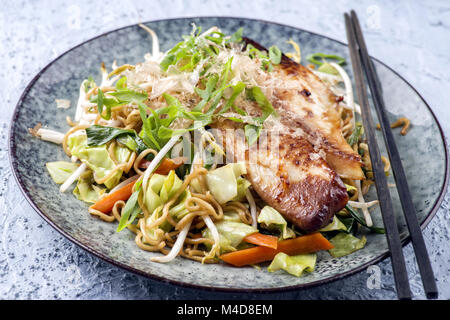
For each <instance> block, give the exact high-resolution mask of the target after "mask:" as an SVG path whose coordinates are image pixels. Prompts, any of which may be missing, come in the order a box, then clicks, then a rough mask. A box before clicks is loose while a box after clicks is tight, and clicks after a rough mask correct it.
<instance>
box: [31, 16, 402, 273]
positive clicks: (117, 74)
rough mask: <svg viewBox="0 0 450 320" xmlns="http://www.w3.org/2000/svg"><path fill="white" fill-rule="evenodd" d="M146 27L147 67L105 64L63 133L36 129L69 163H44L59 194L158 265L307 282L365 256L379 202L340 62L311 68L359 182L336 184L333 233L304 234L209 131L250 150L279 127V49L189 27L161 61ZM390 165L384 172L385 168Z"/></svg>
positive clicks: (84, 87) (324, 58)
mask: <svg viewBox="0 0 450 320" xmlns="http://www.w3.org/2000/svg"><path fill="white" fill-rule="evenodd" d="M141 27H142V28H144V29H145V30H147V31H148V33H149V35H150V36H151V39H152V52H151V54H150V53H149V54H147V55H146V56H145V61H144V62H143V63H139V64H137V65H129V64H124V65H121V66H118V65H117V64H116V63H114V64H113V65H112V68H111V70H108V69H107V68H106V66H105V65H104V64H102V66H101V74H102V76H101V81H100V83H97V82H96V81H94V79H93V78H91V77H89V78H88V79H86V80H84V81H83V82H82V83H81V86H80V91H79V100H78V103H77V105H76V111H75V115H74V117H73V118H71V117H70V116H67V118H66V119H67V123H68V125H69V126H70V129H69V130H68V131H67V132H65V133H60V132H56V131H53V130H51V129H47V128H43V127H42V126H41V125H40V124H38V125H37V126H36V127H35V128H33V129H30V132H31V133H32V134H33V135H34V136H37V137H39V138H40V139H42V140H46V141H50V142H53V143H56V144H60V145H61V146H62V148H63V149H64V151H65V153H66V155H67V156H68V157H69V158H70V161H55V162H49V163H47V164H46V166H47V169H48V171H49V173H50V175H51V177H52V178H53V180H54V181H55V182H56V183H59V184H61V187H60V191H61V192H66V191H67V190H69V188H70V187H71V186H72V185H74V184H76V185H75V188H74V189H73V193H74V195H75V196H76V197H77V198H78V199H79V200H82V201H85V202H87V203H89V208H88V211H89V213H90V214H91V215H92V216H94V217H97V218H99V219H101V220H104V221H106V222H117V223H118V226H117V231H118V232H121V231H122V230H123V229H128V230H129V231H131V232H132V233H134V234H135V243H136V245H137V246H138V247H139V248H141V249H142V250H145V251H153V252H159V253H160V254H154V255H151V261H154V262H160V263H167V262H170V261H171V260H173V259H174V258H176V257H177V256H179V255H180V256H182V257H185V258H188V259H192V260H195V261H199V262H201V263H218V262H220V261H225V262H227V263H229V264H232V265H235V266H244V265H255V264H258V263H260V262H264V261H271V264H270V265H269V267H268V270H269V271H271V272H272V271H276V270H278V269H283V270H285V271H286V272H289V273H291V274H293V275H296V276H300V275H301V274H303V273H304V272H311V271H313V270H314V265H315V263H316V254H315V252H316V251H319V250H329V252H330V254H332V255H333V256H335V257H340V256H343V255H347V254H350V253H352V252H354V251H356V250H359V249H361V248H363V247H364V245H365V241H366V239H365V237H364V235H362V236H361V237H358V227H363V228H365V230H366V231H367V230H368V231H372V232H378V233H382V232H383V230H382V229H380V228H375V227H373V222H372V219H371V213H370V211H369V209H370V208H371V207H373V206H375V205H376V204H377V201H376V200H375V201H370V202H366V201H365V199H364V196H365V195H366V194H367V193H368V191H369V189H370V187H371V185H373V182H374V181H373V174H372V172H371V164H370V155H369V151H368V147H367V144H366V143H365V141H364V139H363V138H362V137H363V133H364V130H363V127H362V125H361V123H360V122H359V121H358V120H357V119H358V113H360V108H359V106H358V105H357V104H356V103H355V102H354V99H353V92H352V87H351V82H350V79H349V77H348V75H347V73H346V72H345V70H344V69H343V68H342V67H341V65H343V64H344V63H345V60H344V59H343V58H341V57H338V56H334V55H324V54H315V55H311V56H309V57H307V59H308V60H309V61H310V62H312V63H313V64H312V65H309V66H308V67H309V68H310V70H311V71H312V72H313V73H314V74H315V75H316V76H318V77H319V78H320V80H321V81H323V82H325V83H326V84H327V85H328V86H329V87H330V89H331V90H332V91H333V93H334V94H335V95H336V96H337V97H338V98H339V102H338V109H337V111H338V114H339V117H340V128H341V132H342V135H343V137H344V138H345V139H346V141H347V142H348V144H349V145H350V146H351V148H352V149H353V150H354V152H355V153H356V154H358V155H360V157H361V161H362V163H363V172H364V179H363V180H352V179H348V178H345V177H341V178H342V181H343V182H344V183H345V186H346V188H347V193H348V198H349V201H348V203H347V205H346V206H345V208H342V210H340V211H339V212H337V214H336V216H334V218H333V221H332V222H331V223H330V224H328V225H326V226H325V227H322V228H321V229H320V230H317V232H314V233H308V232H304V231H303V230H301V228H298V226H296V225H295V224H293V223H291V222H289V220H287V219H285V217H284V216H283V215H282V214H280V212H278V211H277V210H276V209H275V208H273V207H272V206H270V205H268V203H266V202H265V201H264V200H263V199H262V197H260V196H259V195H258V193H257V192H255V185H254V184H252V183H251V182H250V181H249V179H248V178H247V175H248V169H247V166H246V164H245V163H244V162H242V161H228V163H227V164H225V163H226V162H227V161H225V160H226V159H228V158H229V152H228V150H227V149H228V147H225V143H224V142H223V141H219V140H220V139H219V137H218V136H217V135H216V134H214V133H213V132H212V131H211V130H210V129H212V128H215V127H216V126H217V123H218V122H219V123H220V121H227V122H228V123H234V124H237V125H240V126H242V128H243V130H244V136H245V141H246V143H247V144H248V145H252V144H254V143H256V142H257V141H258V139H260V136H262V134H261V132H262V131H263V130H264V129H265V128H267V127H268V126H270V125H271V123H274V122H275V121H276V119H277V116H278V115H277V112H276V110H275V108H274V107H273V106H272V104H271V102H270V101H269V99H268V96H269V95H270V92H269V91H268V90H269V89H268V88H270V86H276V85H277V84H276V83H275V82H274V80H273V78H272V76H271V72H272V70H273V69H274V68H275V67H277V65H279V64H280V61H281V58H282V53H281V51H280V49H278V48H277V47H276V46H272V47H270V48H269V49H268V50H267V51H262V50H258V49H257V48H255V47H253V46H252V45H248V44H247V45H245V44H244V42H243V39H242V29H240V30H238V31H237V32H236V33H234V34H232V35H230V36H227V35H225V34H223V33H222V31H221V30H220V29H218V28H217V27H212V28H210V29H209V30H206V31H204V32H202V30H201V28H199V27H196V26H193V31H192V33H191V34H190V35H189V36H184V40H183V41H182V42H180V43H178V44H177V45H176V46H174V47H173V48H171V49H170V50H168V51H167V52H165V53H162V52H160V51H159V43H158V38H157V35H156V34H155V32H154V31H153V30H151V29H149V28H148V27H146V26H144V25H141ZM289 43H290V44H292V46H293V48H294V50H295V52H293V53H288V54H287V55H288V56H289V57H291V58H292V59H295V60H296V62H298V63H300V62H301V61H300V60H301V54H300V47H299V45H298V44H297V43H295V42H294V41H293V40H292V39H290V40H289ZM333 61H335V62H333ZM268 92H269V93H268ZM58 104H59V105H62V106H63V107H64V108H66V107H67V106H68V105H67V104H65V103H64V102H63V100H59V102H58ZM406 120H407V119H406ZM406 129H407V128H406ZM406 129H405V131H406ZM383 161H385V171H386V172H387V173H388V172H389V168H390V165H389V161H388V160H387V159H386V158H383ZM344 190H345V189H344ZM358 210H361V212H362V214H363V215H362V216H360V215H359V212H358ZM299 266H300V268H299ZM299 270H300V271H299Z"/></svg>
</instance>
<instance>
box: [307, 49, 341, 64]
mask: <svg viewBox="0 0 450 320" xmlns="http://www.w3.org/2000/svg"><path fill="white" fill-rule="evenodd" d="M318 58H322V59H321V60H318ZM306 59H307V60H308V61H309V62H311V63H314V64H316V65H319V66H321V65H322V64H323V63H326V61H327V60H326V59H333V60H336V63H337V64H338V65H341V66H342V65H344V64H345V63H346V62H345V59H344V58H342V57H340V56H337V55H334V54H325V53H321V52H318V53H313V54H310V55H308V56H307V57H306Z"/></svg>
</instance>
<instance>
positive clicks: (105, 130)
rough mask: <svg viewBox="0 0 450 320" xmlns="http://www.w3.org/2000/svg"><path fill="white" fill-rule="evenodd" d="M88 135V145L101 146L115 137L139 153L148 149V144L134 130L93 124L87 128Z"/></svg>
mask: <svg viewBox="0 0 450 320" xmlns="http://www.w3.org/2000/svg"><path fill="white" fill-rule="evenodd" d="M86 135H87V145H88V146H89V147H95V146H101V145H104V144H106V143H108V142H109V141H111V140H113V139H117V141H119V142H120V143H122V144H124V145H126V146H127V147H128V148H129V149H131V150H132V151H135V152H137V153H141V152H142V151H144V150H145V149H148V147H147V146H146V144H145V143H144V142H143V141H142V140H141V138H139V136H138V135H137V134H136V131H134V130H126V129H119V128H114V127H104V126H100V125H92V126H90V127H89V128H86Z"/></svg>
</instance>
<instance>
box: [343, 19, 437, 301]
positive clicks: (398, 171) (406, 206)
mask: <svg viewBox="0 0 450 320" xmlns="http://www.w3.org/2000/svg"><path fill="white" fill-rule="evenodd" d="M351 20H352V22H353V28H354V31H355V35H356V41H357V42H358V45H359V49H360V55H361V58H362V64H363V68H364V69H365V71H366V76H367V80H368V83H369V88H370V91H371V93H372V97H373V101H374V106H375V110H376V112H377V115H378V119H379V120H380V126H381V130H382V132H383V137H384V141H385V143H386V146H387V151H388V154H389V158H390V160H391V167H392V171H393V173H394V178H395V182H396V185H397V191H398V194H399V196H400V202H401V204H402V208H403V213H404V215H405V219H406V224H407V226H408V230H409V233H410V236H411V241H412V244H413V248H414V253H415V255H416V259H417V265H418V266H419V271H420V275H421V277H422V283H423V287H424V291H425V294H426V296H427V298H428V299H436V298H437V297H438V290H437V287H436V281H435V279H434V274H433V269H432V268H431V263H430V258H429V256H428V253H427V248H426V246H425V242H424V240H423V235H422V231H421V229H420V225H419V221H418V220H417V215H416V209H415V208H414V204H413V201H412V197H411V193H410V191H409V188H408V181H407V179H406V175H405V170H404V169H403V166H402V161H401V158H400V154H399V152H398V149H397V146H396V144H395V140H394V136H393V134H392V130H391V127H390V123H389V119H388V117H387V113H386V108H385V104H384V99H383V95H382V94H381V85H380V81H379V78H378V74H377V72H376V70H375V67H374V65H373V62H372V60H371V59H370V57H369V54H368V51H367V47H366V44H365V41H364V37H363V34H362V31H361V26H360V24H359V21H358V17H357V16H356V13H355V11H353V10H352V11H351Z"/></svg>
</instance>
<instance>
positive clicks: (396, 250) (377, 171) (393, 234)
mask: <svg viewBox="0 0 450 320" xmlns="http://www.w3.org/2000/svg"><path fill="white" fill-rule="evenodd" d="M344 18H345V28H346V31H347V40H348V44H349V50H350V58H351V61H352V68H353V73H354V75H355V84H356V92H357V96H358V100H359V104H360V106H361V118H362V120H363V125H364V132H365V135H366V138H367V140H368V146H369V152H370V159H371V162H372V171H373V174H374V178H375V185H376V188H377V194H378V200H379V202H380V208H381V214H382V217H383V223H384V227H385V230H386V238H387V243H388V247H389V251H390V253H391V261H392V269H393V272H394V282H395V287H396V289H397V296H398V298H399V299H402V300H403V299H411V291H410V288H409V281H408V273H407V271H406V266H405V260H404V257H403V250H402V244H401V242H400V235H399V232H398V228H397V221H396V218H395V215H394V210H393V207H392V200H391V196H390V193H389V189H388V185H387V181H386V175H385V173H384V164H383V162H382V161H381V156H380V150H379V148H378V143H377V141H376V138H375V128H374V126H373V120H372V115H371V111H370V105H369V100H368V98H367V92H366V89H367V88H366V85H365V82H364V75H363V70H362V65H361V58H360V56H359V53H358V45H357V42H356V37H355V32H354V28H353V25H352V22H351V20H350V16H349V15H348V14H347V13H346V14H344Z"/></svg>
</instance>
